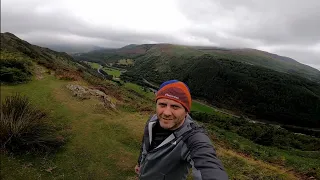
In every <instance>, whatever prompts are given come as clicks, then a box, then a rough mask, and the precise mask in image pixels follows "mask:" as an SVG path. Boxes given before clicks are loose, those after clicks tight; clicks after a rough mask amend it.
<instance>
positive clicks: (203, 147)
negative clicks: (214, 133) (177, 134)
mask: <svg viewBox="0 0 320 180" xmlns="http://www.w3.org/2000/svg"><path fill="white" fill-rule="evenodd" d="M187 146H188V149H189V151H190V155H189V158H188V160H189V162H190V164H191V165H192V167H193V169H192V174H193V177H194V179H195V180H227V179H228V175H227V173H226V172H225V170H224V168H223V165H222V163H221V161H220V160H219V159H218V158H217V155H216V152H215V150H214V147H213V145H212V143H211V141H210V139H209V137H208V136H207V135H206V134H204V133H196V134H195V135H193V136H191V137H189V139H188V143H187Z"/></svg>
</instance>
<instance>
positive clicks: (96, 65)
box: [87, 62, 100, 69]
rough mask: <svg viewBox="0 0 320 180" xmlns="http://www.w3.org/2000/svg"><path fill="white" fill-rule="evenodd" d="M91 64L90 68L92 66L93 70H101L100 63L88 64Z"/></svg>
mask: <svg viewBox="0 0 320 180" xmlns="http://www.w3.org/2000/svg"><path fill="white" fill-rule="evenodd" d="M87 63H88V64H89V66H91V68H93V69H99V67H100V64H98V63H94V62H87Z"/></svg>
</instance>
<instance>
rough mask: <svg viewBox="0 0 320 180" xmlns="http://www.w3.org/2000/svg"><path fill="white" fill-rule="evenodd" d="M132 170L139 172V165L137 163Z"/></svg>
mask: <svg viewBox="0 0 320 180" xmlns="http://www.w3.org/2000/svg"><path fill="white" fill-rule="evenodd" d="M134 171H135V172H136V173H137V174H138V175H139V174H140V166H139V165H138V164H137V165H136V167H134Z"/></svg>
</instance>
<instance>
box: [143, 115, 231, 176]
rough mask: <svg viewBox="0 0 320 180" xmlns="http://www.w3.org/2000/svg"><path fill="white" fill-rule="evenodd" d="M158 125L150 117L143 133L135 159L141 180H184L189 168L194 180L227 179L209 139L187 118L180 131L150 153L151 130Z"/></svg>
mask: <svg viewBox="0 0 320 180" xmlns="http://www.w3.org/2000/svg"><path fill="white" fill-rule="evenodd" d="M157 121H158V119H157V116H156V115H153V116H152V117H151V118H150V119H149V120H148V122H147V124H146V127H145V130H144V136H143V140H142V147H141V153H140V156H139V159H138V164H139V165H140V175H139V178H140V180H160V179H161V180H184V179H186V177H187V175H188V169H189V168H191V167H192V174H193V177H194V179H195V180H225V179H228V176H227V174H226V172H225V170H224V168H223V165H222V163H221V161H220V160H219V159H218V158H217V156H216V153H215V150H214V148H213V146H212V143H211V141H210V139H209V137H208V136H207V135H206V134H205V131H204V129H203V128H201V127H199V125H197V124H196V123H195V122H194V121H193V120H192V119H191V117H190V116H189V115H188V116H187V118H186V120H185V122H184V123H183V125H182V126H181V127H180V128H179V129H177V130H176V131H174V132H173V133H172V134H171V135H170V136H169V137H167V138H166V139H165V140H164V141H163V142H162V143H161V144H160V145H159V146H158V147H156V148H155V149H153V150H149V147H150V144H151V140H152V128H153V126H154V125H155V123H156V122H157Z"/></svg>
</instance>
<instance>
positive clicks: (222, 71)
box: [76, 44, 320, 128]
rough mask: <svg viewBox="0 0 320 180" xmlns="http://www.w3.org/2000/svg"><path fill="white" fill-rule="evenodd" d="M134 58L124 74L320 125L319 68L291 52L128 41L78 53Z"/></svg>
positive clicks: (249, 111) (276, 118)
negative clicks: (171, 83) (179, 85)
mask: <svg viewBox="0 0 320 180" xmlns="http://www.w3.org/2000/svg"><path fill="white" fill-rule="evenodd" d="M124 58H125V59H128V58H130V59H133V60H134V61H135V62H134V66H133V67H128V71H127V72H126V73H124V74H123V75H122V76H121V78H122V79H124V80H128V81H134V82H136V83H139V84H144V83H145V82H144V81H145V80H148V81H150V82H151V83H153V84H157V85H159V84H160V83H161V82H163V81H165V80H168V79H179V80H182V81H184V82H186V83H187V84H188V86H189V87H190V89H191V92H192V96H193V97H196V98H199V99H203V100H206V101H207V102H209V103H211V104H212V105H215V106H218V107H221V108H225V109H229V110H232V111H234V112H237V113H239V114H245V115H247V116H250V117H252V118H254V119H263V120H267V121H273V122H278V123H282V124H290V125H298V126H305V127H317V128H319V127H320V120H319V117H320V83H319V82H320V71H318V70H316V69H314V68H311V67H309V66H306V65H303V64H301V63H299V62H297V61H295V60H293V59H291V58H288V57H283V56H279V55H276V54H271V53H268V52H264V51H259V50H255V49H227V48H219V47H193V46H181V45H172V44H143V45H134V44H131V45H128V46H125V47H122V48H119V49H113V50H110V49H109V50H98V51H93V52H89V53H84V54H79V55H78V57H76V59H77V60H87V61H96V62H99V63H102V64H104V63H111V62H116V61H118V60H120V59H124Z"/></svg>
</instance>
